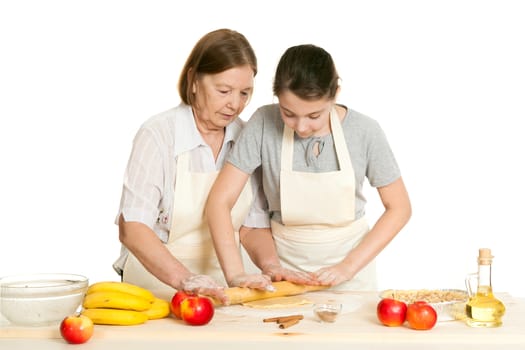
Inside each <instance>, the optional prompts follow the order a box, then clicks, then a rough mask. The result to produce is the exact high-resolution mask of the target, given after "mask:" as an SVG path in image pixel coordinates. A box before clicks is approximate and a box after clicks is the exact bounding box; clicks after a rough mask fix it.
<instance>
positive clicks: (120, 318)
mask: <svg viewBox="0 0 525 350" xmlns="http://www.w3.org/2000/svg"><path fill="white" fill-rule="evenodd" d="M82 315H85V316H87V317H89V318H90V319H91V321H93V323H95V324H107V325H118V326H132V325H137V324H142V323H144V322H146V321H147V320H148V316H146V315H145V314H144V313H142V312H140V311H133V310H119V309H102V308H100V309H83V310H82Z"/></svg>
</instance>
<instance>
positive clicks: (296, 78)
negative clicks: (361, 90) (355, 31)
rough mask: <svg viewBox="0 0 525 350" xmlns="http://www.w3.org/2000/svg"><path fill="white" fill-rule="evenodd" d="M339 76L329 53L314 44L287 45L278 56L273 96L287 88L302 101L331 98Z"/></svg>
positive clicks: (335, 89)
mask: <svg viewBox="0 0 525 350" xmlns="http://www.w3.org/2000/svg"><path fill="white" fill-rule="evenodd" d="M338 86H339V75H338V74H337V70H336V68H335V64H334V61H333V60H332V56H330V54H329V53H328V52H326V51H325V50H324V49H322V48H320V47H318V46H315V45H310V44H308V45H298V46H292V47H290V48H288V49H287V50H286V51H285V53H284V54H283V55H282V56H281V59H280V60H279V63H278V65H277V70H276V72H275V78H274V81H273V93H274V95H275V96H277V97H279V95H280V94H281V93H282V92H283V91H285V90H289V91H291V92H292V93H293V94H294V95H296V96H297V97H299V98H301V99H303V100H307V101H308V100H310V101H311V100H317V99H321V98H323V97H328V98H334V97H335V96H336V94H337V88H338Z"/></svg>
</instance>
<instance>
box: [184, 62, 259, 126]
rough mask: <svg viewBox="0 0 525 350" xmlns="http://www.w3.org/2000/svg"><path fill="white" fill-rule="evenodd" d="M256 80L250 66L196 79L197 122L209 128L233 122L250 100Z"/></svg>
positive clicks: (194, 87) (195, 108)
mask: <svg viewBox="0 0 525 350" xmlns="http://www.w3.org/2000/svg"><path fill="white" fill-rule="evenodd" d="M253 80H254V75H253V70H252V69H251V67H250V66H248V65H246V66H240V67H234V68H231V69H228V70H226V71H224V72H221V73H218V74H205V75H203V76H202V77H200V78H199V79H197V80H196V81H195V83H194V84H193V93H194V94H195V103H194V105H193V110H194V114H195V118H197V123H199V124H204V125H206V127H207V128H209V129H220V128H224V127H225V126H226V125H228V124H230V123H231V122H232V121H233V120H235V118H237V117H238V116H239V114H240V113H241V112H242V111H243V109H244V107H246V105H247V104H248V102H249V101H250V97H251V96H252V92H253Z"/></svg>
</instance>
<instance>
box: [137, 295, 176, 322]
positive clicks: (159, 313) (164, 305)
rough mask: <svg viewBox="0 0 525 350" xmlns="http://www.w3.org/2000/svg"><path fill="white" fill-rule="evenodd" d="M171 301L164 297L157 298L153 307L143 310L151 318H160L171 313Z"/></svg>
mask: <svg viewBox="0 0 525 350" xmlns="http://www.w3.org/2000/svg"><path fill="white" fill-rule="evenodd" d="M170 311H171V310H170V303H169V302H168V301H166V300H164V299H160V298H155V301H153V304H151V308H149V309H148V310H145V311H142V313H144V314H146V316H148V319H149V320H156V319H159V318H164V317H167V316H168V315H169V314H170Z"/></svg>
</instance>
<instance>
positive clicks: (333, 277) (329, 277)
mask: <svg viewBox="0 0 525 350" xmlns="http://www.w3.org/2000/svg"><path fill="white" fill-rule="evenodd" d="M314 275H315V277H316V279H317V281H319V284H321V285H323V286H336V285H338V284H341V283H343V282H346V281H349V280H351V279H352V278H353V277H354V276H352V275H351V274H350V273H349V272H348V271H347V270H346V269H345V266H344V265H343V264H335V265H332V266H328V267H323V268H322V269H319V270H317V271H316V272H314Z"/></svg>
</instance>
